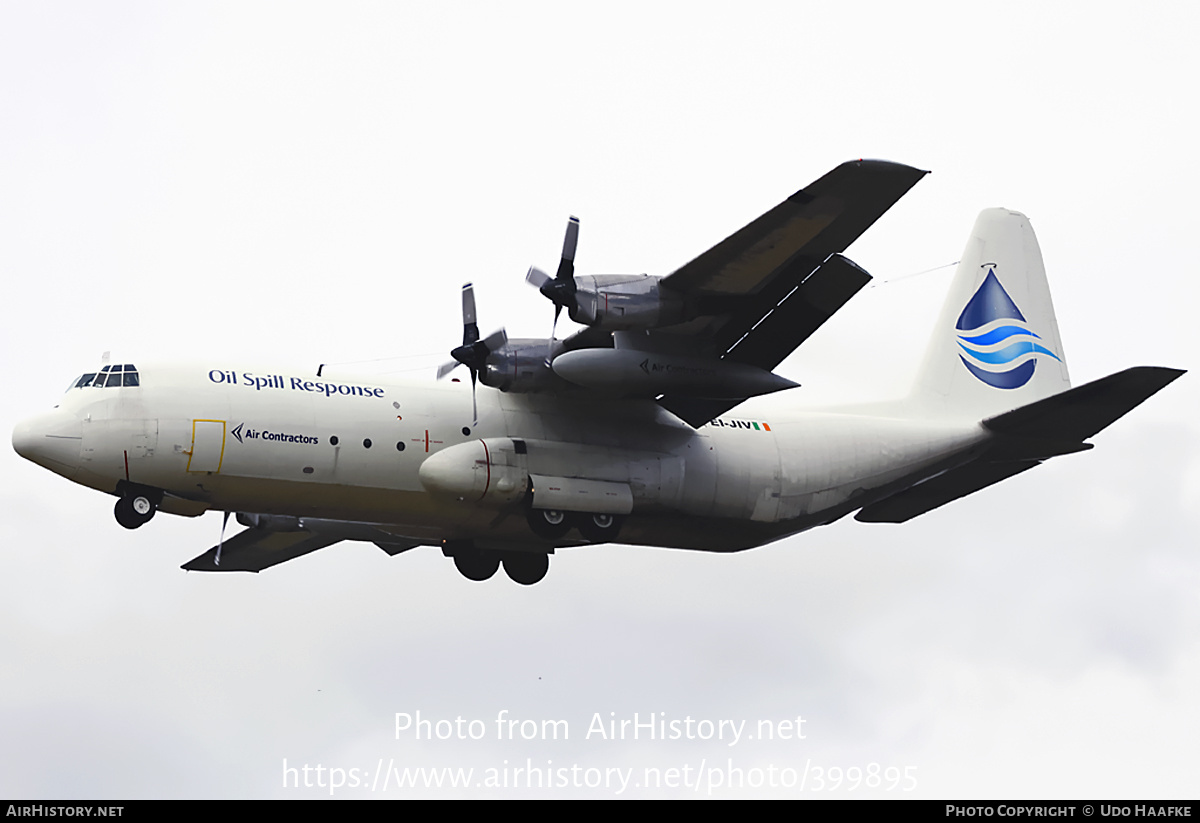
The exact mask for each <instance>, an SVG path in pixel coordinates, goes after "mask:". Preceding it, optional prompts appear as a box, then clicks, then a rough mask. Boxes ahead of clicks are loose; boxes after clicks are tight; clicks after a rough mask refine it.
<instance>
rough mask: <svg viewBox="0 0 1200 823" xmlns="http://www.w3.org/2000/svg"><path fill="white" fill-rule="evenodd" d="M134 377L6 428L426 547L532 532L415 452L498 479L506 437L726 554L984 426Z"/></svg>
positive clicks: (169, 479) (293, 377)
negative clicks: (619, 491)
mask: <svg viewBox="0 0 1200 823" xmlns="http://www.w3.org/2000/svg"><path fill="white" fill-rule="evenodd" d="M139 383H140V384H139V385H137V386H124V387H119V388H118V387H109V388H93V387H84V388H74V389H71V390H70V391H68V392H67V394H66V395H65V396H64V397H63V399H62V401H61V402H60V404H59V405H58V406H57V407H56V409H55V411H54V412H52V413H50V414H48V415H43V416H41V417H38V418H34V419H31V420H29V421H26V422H25V423H23V424H21V426H19V427H18V429H17V431H16V432H15V433H14V437H13V439H14V445H15V446H16V447H17V450H18V451H20V452H21V453H22V454H24V455H25V456H27V457H29V458H30V459H33V460H35V461H36V462H39V463H41V464H42V465H45V466H46V467H48V468H51V469H52V470H54V471H56V472H58V473H59V474H62V475H64V476H65V477H68V478H70V479H71V480H74V481H75V482H77V483H81V484H84V485H87V486H91V487H93V488H96V489H100V490H102V491H105V492H109V493H115V491H116V489H117V486H118V484H119V483H120V482H121V481H126V482H128V483H134V484H138V485H139V486H145V487H151V488H155V489H161V490H163V491H164V492H166V497H165V498H164V500H163V502H162V504H161V508H162V509H163V510H164V511H168V512H175V513H179V514H198V513H200V512H202V511H204V510H206V509H217V510H224V511H242V512H253V513H263V514H278V515H293V516H300V517H319V518H329V519H334V520H345V521H354V522H368V523H376V524H387V525H388V526H389V527H390V529H391V531H392V532H393V533H395V534H399V535H404V536H407V537H410V538H412V539H413V540H414V541H420V542H427V543H437V542H439V541H442V540H451V539H471V540H475V541H477V542H479V543H480V544H481V545H495V546H504V545H515V544H518V543H521V542H523V541H524V542H528V541H530V540H531V539H532V536H531V532H530V530H529V526H528V525H527V523H526V520H525V518H524V516H523V511H524V509H523V502H524V501H523V500H521V499H517V498H516V497H514V496H513V495H514V494H516V492H513V493H511V494H510V495H509V497H507V498H503V499H501V498H500V497H496V496H495V495H494V494H491V496H489V495H479V496H476V495H474V494H467V493H463V494H454V493H447V492H446V491H445V490H444V489H434V490H433V491H432V492H431V490H430V484H429V482H428V477H426V480H425V482H423V479H422V476H421V471H420V470H421V466H422V464H423V463H424V462H425V461H426V460H427V459H428V458H429V457H431V456H432V455H435V454H439V453H442V452H446V455H445V457H444V458H442V462H443V463H446V464H447V465H451V466H452V467H453V465H454V464H455V461H459V460H461V462H462V466H461V468H462V471H463V472H467V473H469V472H475V471H478V472H484V473H485V474H481V475H479V477H481V478H486V481H487V482H490V481H491V480H492V479H493V478H492V475H493V471H495V472H496V475H495V476H496V477H497V478H499V477H500V476H501V467H500V466H499V462H498V461H499V459H500V458H499V457H498V453H499V451H500V449H498V448H497V447H496V444H508V446H509V447H510V451H511V444H512V443H514V442H520V443H521V446H520V447H519V450H520V451H521V455H520V463H519V470H520V472H522V477H521V482H524V481H525V476H524V473H525V472H528V474H529V475H533V476H548V477H555V478H580V479H582V480H586V481H595V482H597V483H601V484H610V485H606V486H605V488H609V487H612V488H616V487H621V488H627V489H628V495H629V497H630V498H631V499H632V510H631V511H630V512H629V516H628V518H627V520H626V522H625V524H624V526H623V527H622V530H621V533H620V537H619V542H622V543H636V544H649V545H661V546H673V547H680V548H693V549H703V550H710V551H731V550H737V549H743V548H749V547H752V546H755V545H760V544H762V543H764V542H768V541H770V540H773V539H777V538H778V537H781V536H784V535H786V534H790V533H793V532H796V531H801V530H803V529H806V528H811V527H812V526H815V525H820V524H821V523H825V522H830V521H831V520H833V519H836V518H837V517H840V516H842V515H844V514H846V513H847V512H849V511H851V510H853V509H854V508H858V507H859V506H862V505H864V504H865V503H867V502H871V500H873V499H878V497H879V496H880V495H881V494H883V493H884V492H885V491H886V490H888V489H892V490H894V487H895V486H896V484H903V485H911V484H912V483H913V482H916V481H917V480H919V479H921V478H922V477H927V476H931V475H932V474H934V473H936V472H938V471H943V470H945V469H946V468H948V467H950V466H952V465H956V464H957V463H960V462H963V461H964V460H966V459H968V456H969V455H971V454H973V453H974V451H975V450H976V449H977V447H979V446H980V445H981V444H982V443H983V442H984V441H985V440H986V439H987V437H988V435H987V433H986V432H985V430H984V429H983V428H982V427H981V426H979V425H978V424H977V423H974V422H970V423H963V422H959V423H954V424H947V423H945V422H941V421H939V422H937V423H932V422H925V421H922V420H918V419H905V418H903V417H900V416H895V417H875V416H871V417H866V416H858V415H852V414H833V413H800V412H790V413H780V412H779V411H778V410H776V411H774V412H772V413H771V416H769V417H768V416H756V415H755V412H754V409H755V408H761V407H756V406H755V405H754V404H752V403H745V404H743V405H742V406H741V407H739V409H738V410H735V413H734V414H732V415H728V416H724V417H720V418H717V419H716V420H714V421H713V422H712V423H709V424H708V425H705V426H703V427H701V428H700V429H698V430H694V429H692V428H691V427H689V426H687V425H685V424H683V423H681V422H680V421H678V420H677V419H675V418H674V417H673V416H672V415H670V414H669V413H667V412H665V411H664V410H662V409H660V408H659V407H658V406H657V405H656V404H654V403H653V402H652V401H630V400H627V399H626V400H619V401H618V400H614V401H611V402H609V401H603V400H601V401H597V400H596V397H595V395H594V394H589V393H586V392H583V391H581V392H580V393H579V396H578V399H577V400H572V399H571V397H570V396H565V397H564V395H563V394H561V393H560V394H557V395H556V396H554V397H553V398H550V397H545V396H542V395H538V394H505V393H503V392H499V391H496V390H493V389H489V388H485V387H482V386H481V387H480V388H479V391H478V413H479V420H478V424H477V425H475V424H473V421H472V403H471V387H470V384H469V382H457V381H456V382H447V383H439V384H433V383H429V382H423V383H400V382H393V381H383V380H380V379H378V378H374V377H366V378H358V377H356V378H346V377H328V376H327V377H324V378H321V377H316V376H313V375H311V374H304V373H302V372H299V371H290V372H289V371H280V370H274V371H272V370H261V369H235V368H232V367H217V368H208V367H206V366H196V367H192V368H174V369H155V368H143V369H141V370H140V381H139ZM774 405H775V407H776V408H778V406H779V404H778V402H776V403H775V404H774ZM479 441H483V443H482V444H480V442H479ZM472 443H473V444H475V445H474V446H472V445H464V444H472ZM487 445H490V446H491V447H492V448H491V449H490V450H488V449H486V448H485V446H487ZM455 447H462V448H459V449H458V451H457V452H447V450H449V449H453V448H455ZM458 455H462V457H461V458H459V456H458ZM489 461H491V463H489ZM516 466H517V463H513V464H512V466H511V467H510V469H511V468H513V467H516ZM426 474H427V475H428V472H427V473H426ZM488 488H495V486H489V487H488ZM523 489H524V487H523V486H522V487H521V488H520V489H518V491H522V490H523ZM888 493H890V492H888ZM572 542H579V541H575V540H572V539H569V538H568V539H565V540H563V541H562V544H569V543H572Z"/></svg>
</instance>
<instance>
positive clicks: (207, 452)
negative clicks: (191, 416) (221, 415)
mask: <svg viewBox="0 0 1200 823" xmlns="http://www.w3.org/2000/svg"><path fill="white" fill-rule="evenodd" d="M224 456H225V421H224V420H193V421H192V451H191V454H190V455H189V456H188V466H187V470H188V471H189V472H193V473H195V472H207V473H209V474H213V473H215V472H219V471H220V470H221V461H222V459H223V458H224Z"/></svg>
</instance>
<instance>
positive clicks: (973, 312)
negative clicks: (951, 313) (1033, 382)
mask: <svg viewBox="0 0 1200 823" xmlns="http://www.w3.org/2000/svg"><path fill="white" fill-rule="evenodd" d="M956 329H957V330H958V345H959V348H961V349H962V353H960V354H959V359H961V360H962V362H963V365H964V366H966V367H967V370H968V371H970V372H971V374H973V375H975V376H976V377H977V378H979V379H980V380H982V381H983V382H984V383H987V384H988V385H989V386H993V387H995V388H997V389H1019V388H1020V387H1021V386H1024V385H1025V384H1026V383H1028V382H1029V380H1030V378H1032V377H1033V372H1034V370H1035V369H1036V368H1037V356H1038V355H1042V354H1044V355H1048V356H1050V357H1053V358H1054V359H1055V360H1060V358H1059V356H1058V355H1057V354H1055V353H1054V352H1052V351H1050V350H1049V349H1048V348H1046V347H1045V346H1043V345H1042V344H1041V343H1040V342H1038V341H1040V340H1041V339H1042V338H1041V337H1039V336H1038V335H1037V334H1035V333H1034V332H1033V331H1032V330H1031V329H1030V328H1029V325H1028V323H1026V322H1025V315H1023V314H1021V310H1020V309H1018V308H1017V304H1016V303H1014V302H1013V299H1012V298H1011V297H1009V296H1008V292H1006V291H1005V290H1004V287H1003V286H1001V285H1000V279H999V278H997V277H996V270H995V269H994V268H989V269H988V273H987V277H985V278H984V279H983V283H982V284H980V286H979V288H978V289H977V290H976V291H975V294H974V296H973V297H972V298H971V299H970V301H969V302H968V303H967V305H966V308H964V309H963V311H962V314H960V315H959V316H958V324H957V325H956ZM1060 362H1061V360H1060Z"/></svg>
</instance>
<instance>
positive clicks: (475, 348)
mask: <svg viewBox="0 0 1200 823" xmlns="http://www.w3.org/2000/svg"><path fill="white" fill-rule="evenodd" d="M462 313H463V342H462V345H461V346H456V347H455V348H453V349H451V350H450V356H451V357H453V358H454V360H452V361H450V362H448V363H443V364H442V365H441V366H439V367H438V371H437V378H438V380H441V379H442V378H443V377H445V376H446V375H448V374H449V373H450V372H452V371H454V370H455V369H457V368H458V367H459V366H466V367H467V369H468V370H469V371H470V372H471V416H472V419H473V420H474V423H472V425H477V424H478V423H479V407H478V406H477V405H476V403H475V383H476V381H477V380H478V379H479V373H480V372H481V371H483V370H484V369H485V368H487V359H488V355H490V354H491V353H492V352H494V351H497V350H498V349H500V348H503V346H504V344H506V343H507V342H508V335H507V334H506V333H505V331H504V329H500V330H499V331H494V332H492V333H491V334H489V335H488V336H487V337H485V338H484V339H483V340H480V339H479V326H478V325H477V324H476V323H475V290H474V288H473V287H472V286H471V284H470V283H466V284H464V285H463V289H462Z"/></svg>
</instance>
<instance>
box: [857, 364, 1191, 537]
mask: <svg viewBox="0 0 1200 823" xmlns="http://www.w3.org/2000/svg"><path fill="white" fill-rule="evenodd" d="M1182 374H1184V372H1183V371H1181V370H1179V369H1167V368H1162V367H1159V366H1141V367H1138V368H1133V369H1126V370H1125V371H1123V372H1117V373H1116V374H1110V375H1109V376H1108V377H1104V378H1101V379H1100V380H1096V381H1094V382H1091V383H1088V384H1086V385H1083V386H1078V387H1076V388H1073V389H1068V390H1067V391H1065V392H1062V393H1061V394H1056V395H1054V396H1053V397H1047V398H1045V399H1044V400H1038V401H1035V402H1033V403H1030V404H1029V405H1027V406H1022V407H1021V408H1019V409H1014V410H1013V411H1010V412H1005V413H1004V414H1001V415H998V416H996V417H993V418H990V419H988V420H985V421H983V425H984V427H985V428H987V429H988V430H989V431H991V432H992V433H993V434H994V435H995V439H994V440H993V441H992V443H991V444H990V445H989V446H988V448H987V449H986V451H984V452H983V453H982V454H981V455H980V457H979V458H978V459H977V460H975V461H973V462H971V463H968V464H967V465H965V466H960V467H958V468H955V469H951V470H950V471H947V472H944V473H943V474H939V475H937V476H936V477H933V478H931V479H929V480H927V481H925V482H923V483H918V484H917V485H916V486H913V487H912V488H910V489H908V490H907V491H903V492H900V493H899V494H896V495H893V496H891V497H888V498H885V499H884V500H881V501H879V502H878V503H873V504H871V505H869V506H866V507H864V508H863V509H862V510H861V511H860V512H859V513H858V514H857V515H855V518H854V519H855V520H859V521H861V522H863V523H903V522H905V521H906V520H911V519H912V518H914V517H916V516H917V515H919V514H924V513H925V512H927V511H931V510H933V509H936V508H937V507H939V506H944V505H945V504H946V503H949V502H951V501H952V500H957V499H958V498H960V497H965V496H967V495H968V494H972V493H974V492H977V491H979V490H980V489H984V488H987V487H988V486H991V485H992V484H994V483H999V482H1000V481H1001V480H1004V479H1006V478H1009V477H1012V476H1013V475H1016V474H1020V473H1021V472H1023V471H1027V470H1029V469H1032V468H1033V467H1034V466H1037V465H1039V464H1040V463H1041V462H1042V461H1043V460H1045V459H1047V458H1050V457H1054V456H1056V455H1060V454H1070V453H1072V452H1078V451H1085V450H1086V449H1089V448H1091V444H1090V443H1084V442H1083V441H1084V440H1086V439H1087V438H1089V437H1092V436H1093V435H1095V434H1096V433H1097V432H1099V431H1101V430H1102V429H1104V428H1106V427H1108V426H1109V425H1111V424H1112V423H1114V422H1115V421H1117V420H1118V419H1119V418H1121V417H1123V416H1124V415H1126V414H1128V413H1129V412H1130V411H1131V410H1132V409H1134V408H1136V407H1137V406H1139V405H1140V404H1141V403H1143V402H1144V401H1145V400H1146V399H1147V398H1149V397H1150V396H1151V395H1153V394H1154V393H1156V392H1157V391H1159V390H1160V389H1162V388H1163V387H1164V386H1166V385H1167V384H1169V383H1171V381H1173V380H1175V379H1177V378H1178V377H1180V376H1181V375H1182Z"/></svg>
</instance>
